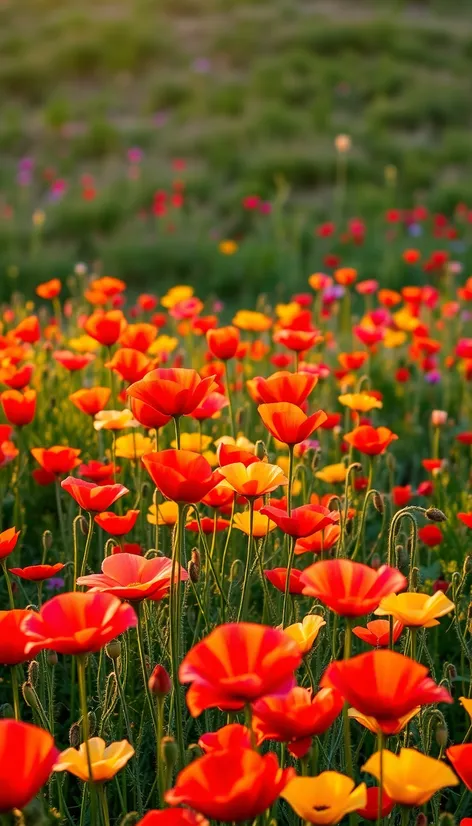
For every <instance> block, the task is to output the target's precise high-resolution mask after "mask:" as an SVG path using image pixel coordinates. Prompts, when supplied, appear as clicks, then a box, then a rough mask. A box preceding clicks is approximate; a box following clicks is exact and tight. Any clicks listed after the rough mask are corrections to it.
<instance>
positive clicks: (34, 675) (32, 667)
mask: <svg viewBox="0 0 472 826" xmlns="http://www.w3.org/2000/svg"><path fill="white" fill-rule="evenodd" d="M38 680H39V663H38V661H37V660H31V662H30V664H29V666H28V681H29V682H30V683H31V685H33V686H35V687H36V686H37V685H38Z"/></svg>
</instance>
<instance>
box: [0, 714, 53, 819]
mask: <svg viewBox="0 0 472 826" xmlns="http://www.w3.org/2000/svg"><path fill="white" fill-rule="evenodd" d="M58 755H59V750H58V749H57V748H56V747H55V745H54V740H53V738H52V737H51V735H50V734H49V732H48V731H45V730H44V729H42V728H39V727H38V726H32V725H31V724H30V723H20V722H19V721H17V720H8V719H6V720H0V765H1V767H2V783H1V784H0V813H3V814H5V813H7V812H12V810H13V809H20V810H21V809H24V807H25V806H26V804H27V803H29V802H30V800H32V799H33V797H36V795H37V794H38V792H39V790H40V789H41V787H42V786H44V784H45V783H46V780H47V779H48V777H49V775H50V774H51V772H52V770H53V766H54V764H55V762H56V759H57V757H58Z"/></svg>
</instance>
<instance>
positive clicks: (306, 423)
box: [257, 402, 327, 445]
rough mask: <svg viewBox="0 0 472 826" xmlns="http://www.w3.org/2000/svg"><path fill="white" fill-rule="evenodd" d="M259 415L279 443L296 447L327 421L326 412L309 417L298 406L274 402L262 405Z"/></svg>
mask: <svg viewBox="0 0 472 826" xmlns="http://www.w3.org/2000/svg"><path fill="white" fill-rule="evenodd" d="M257 410H258V413H259V415H260V417H261V419H262V421H263V422H264V425H265V426H266V428H267V430H268V431H269V433H271V434H272V436H273V437H274V438H275V439H278V440H279V442H284V443H285V444H287V445H296V444H300V442H303V441H304V440H305V439H308V437H309V436H310V435H311V434H312V433H313V431H314V430H316V429H317V428H318V427H320V425H321V424H322V423H323V422H324V421H325V420H326V419H327V416H326V413H325V412H324V410H317V412H316V413H313V414H312V415H311V416H307V415H306V414H305V413H304V412H303V410H301V409H300V408H299V407H297V405H296V404H291V403H290V402H274V403H272V404H260V405H259V407H258V408H257Z"/></svg>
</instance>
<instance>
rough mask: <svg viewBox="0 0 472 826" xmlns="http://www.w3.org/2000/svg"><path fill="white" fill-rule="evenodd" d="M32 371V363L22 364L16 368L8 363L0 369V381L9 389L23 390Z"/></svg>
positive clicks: (28, 381)
mask: <svg viewBox="0 0 472 826" xmlns="http://www.w3.org/2000/svg"><path fill="white" fill-rule="evenodd" d="M33 372H34V364H23V365H22V366H21V367H18V368H17V367H16V366H15V365H14V364H9V365H7V366H6V367H3V368H2V369H0V381H1V382H3V384H6V386H7V387H10V388H11V390H23V388H24V387H26V385H27V384H29V383H30V381H31V377H32V375H33Z"/></svg>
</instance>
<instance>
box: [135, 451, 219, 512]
mask: <svg viewBox="0 0 472 826" xmlns="http://www.w3.org/2000/svg"><path fill="white" fill-rule="evenodd" d="M142 462H143V465H144V467H145V468H146V470H147V472H148V473H149V475H150V477H151V479H152V481H153V482H154V484H155V485H156V487H157V488H158V489H159V490H160V492H161V493H162V495H163V496H165V497H166V499H171V500H172V501H173V502H187V503H189V504H195V503H196V502H200V500H201V499H203V497H204V496H206V495H207V493H209V491H210V490H211V489H212V488H214V487H215V485H217V484H218V482H221V480H222V478H223V477H222V475H221V473H220V472H219V471H218V470H215V471H213V470H212V469H211V466H210V464H209V463H208V462H207V460H206V459H205V458H204V456H201V455H200V454H199V453H193V451H191V450H161V451H159V452H158V453H146V454H145V455H144V456H143V457H142Z"/></svg>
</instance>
